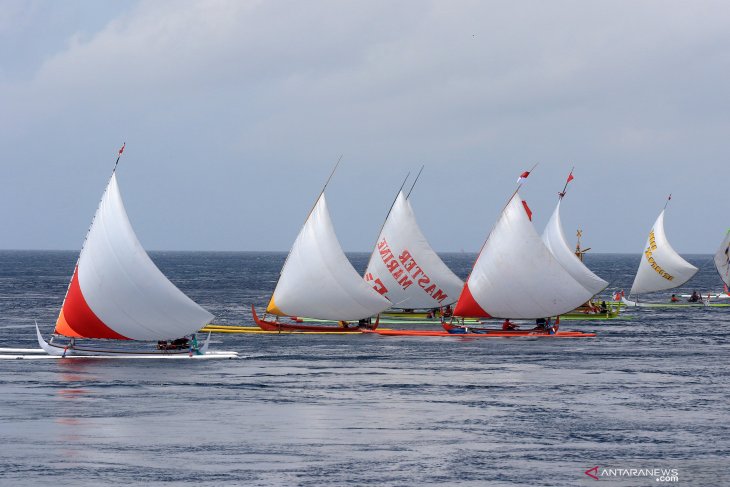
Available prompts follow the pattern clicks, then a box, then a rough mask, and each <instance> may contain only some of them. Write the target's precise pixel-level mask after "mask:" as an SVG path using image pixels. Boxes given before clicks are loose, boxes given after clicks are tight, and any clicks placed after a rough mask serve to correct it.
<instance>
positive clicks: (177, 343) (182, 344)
mask: <svg viewBox="0 0 730 487" xmlns="http://www.w3.org/2000/svg"><path fill="white" fill-rule="evenodd" d="M189 343H190V340H188V339H187V338H185V337H182V338H176V339H175V340H173V341H172V342H170V346H169V347H168V349H172V350H183V349H185V348H188V346H189Z"/></svg>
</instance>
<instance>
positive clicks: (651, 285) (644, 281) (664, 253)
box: [621, 195, 702, 307]
mask: <svg viewBox="0 0 730 487" xmlns="http://www.w3.org/2000/svg"><path fill="white" fill-rule="evenodd" d="M671 199H672V196H671V195H669V198H667V202H666V203H665V204H664V209H662V211H661V213H659V217H657V219H656V222H654V226H653V227H652V229H651V231H650V232H649V237H648V238H647V240H646V246H645V250H644V252H643V253H642V255H641V261H640V263H639V268H638V270H637V271H636V277H635V278H634V283H633V284H632V286H631V291H629V297H631V296H636V299H635V300H630V299H627V298H626V297H625V296H623V295H622V296H621V301H622V303H623V304H624V305H626V306H631V307H657V305H659V304H660V303H642V302H639V299H638V297H639V295H640V294H644V293H653V292H656V291H664V290H667V289H673V288H676V287H678V286H681V285H682V284H684V283H685V282H687V281H689V280H690V279H691V278H692V277H693V276H694V275H695V274H696V273H697V271H698V270H699V269H697V267H695V266H693V265H692V264H690V263H689V262H687V261H686V260H684V259H683V258H682V256H680V255H679V254H678V253H677V251H675V250H674V249H673V248H672V246H671V245H670V244H669V240H668V239H667V235H666V233H665V232H664V213H665V212H666V210H667V204H668V203H669V201H670V200H671ZM668 304H673V303H668ZM647 305H653V306H647ZM698 305H700V306H701V305H702V303H698Z"/></svg>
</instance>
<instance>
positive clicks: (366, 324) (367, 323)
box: [345, 318, 372, 329]
mask: <svg viewBox="0 0 730 487" xmlns="http://www.w3.org/2000/svg"><path fill="white" fill-rule="evenodd" d="M357 327H358V328H368V329H370V328H372V319H371V318H363V319H361V320H359V321H358V322H357ZM345 328H346V327H345Z"/></svg>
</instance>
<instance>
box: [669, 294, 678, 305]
mask: <svg viewBox="0 0 730 487" xmlns="http://www.w3.org/2000/svg"><path fill="white" fill-rule="evenodd" d="M669 301H671V302H672V303H677V302H679V298H678V297H677V295H676V294H672V297H671V298H669Z"/></svg>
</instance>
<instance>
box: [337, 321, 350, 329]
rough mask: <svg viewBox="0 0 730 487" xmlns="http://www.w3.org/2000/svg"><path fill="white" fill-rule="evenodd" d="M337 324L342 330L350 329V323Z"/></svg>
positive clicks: (339, 322) (340, 322)
mask: <svg viewBox="0 0 730 487" xmlns="http://www.w3.org/2000/svg"><path fill="white" fill-rule="evenodd" d="M337 324H338V325H340V328H349V327H350V323H348V322H347V321H344V320H343V321H338V322H337Z"/></svg>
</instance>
